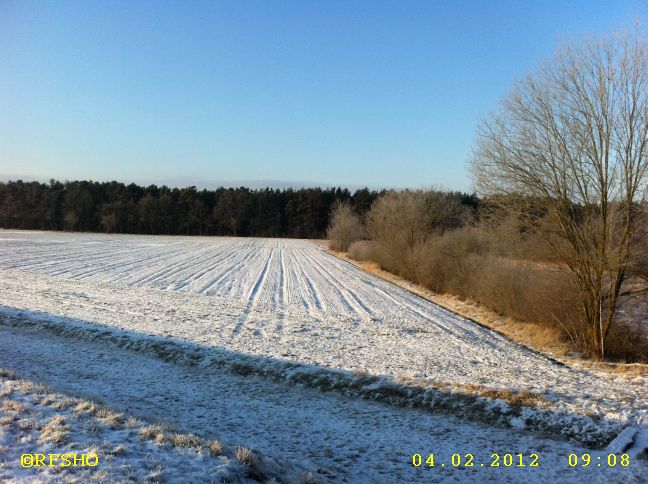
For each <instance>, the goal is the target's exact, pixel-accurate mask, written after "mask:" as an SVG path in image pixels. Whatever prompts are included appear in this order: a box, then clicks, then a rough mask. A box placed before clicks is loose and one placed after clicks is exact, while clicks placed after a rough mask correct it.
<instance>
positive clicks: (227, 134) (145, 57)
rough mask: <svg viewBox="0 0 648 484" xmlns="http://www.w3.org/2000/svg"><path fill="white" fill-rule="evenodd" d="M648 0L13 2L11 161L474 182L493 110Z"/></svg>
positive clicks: (0, 129) (1, 116)
mask: <svg viewBox="0 0 648 484" xmlns="http://www.w3.org/2000/svg"><path fill="white" fill-rule="evenodd" d="M636 21H638V22H640V23H641V24H642V25H643V26H644V27H646V25H647V24H648V2H646V1H645V0H644V1H627V2H624V1H596V0H587V1H569V0H562V1H555V2H554V1H548V0H544V1H508V2H504V1H490V0H483V1H457V0H453V1H432V0H429V1H422V2H414V1H404V0H394V1H387V2H385V1H378V0H371V1H369V0H367V1H363V2H359V1H349V0H345V1H334V0H333V1H324V0H321V1H307V0H296V1H281V0H276V1H270V0H262V1H246V0H233V1H205V2H197V1H184V0H183V1H173V2H163V1H137V0H127V1H115V0H111V1H90V0H83V1H60V0H56V1H29V0H20V1H13V0H0V175H23V176H31V177H36V178H41V179H48V178H50V177H54V178H58V179H96V180H111V179H117V180H121V181H137V182H140V183H146V182H149V181H156V182H158V181H159V180H168V181H169V183H174V181H177V183H178V184H183V183H184V182H185V181H191V182H192V183H195V182H199V181H201V180H202V181H205V182H209V181H212V180H269V179H275V180H276V179H278V180H287V181H299V182H309V183H312V184H318V183H324V184H346V185H363V186H364V185H369V186H374V187H377V186H398V187H405V186H407V187H421V186H426V185H432V184H437V185H438V184H440V185H443V186H445V187H447V188H453V189H462V190H467V189H469V188H470V180H469V177H468V174H467V172H466V169H465V166H466V161H467V159H468V157H469V155H470V150H471V146H472V143H473V136H474V132H475V127H476V123H477V121H478V120H479V118H480V117H483V116H486V115H487V114H488V112H489V111H490V110H492V109H494V108H495V107H496V105H497V103H498V101H499V99H500V98H501V97H502V96H503V95H504V94H505V93H506V92H507V91H508V90H509V88H510V87H511V84H512V82H513V80H514V79H516V78H519V77H521V76H523V75H524V74H525V73H526V72H527V71H528V70H530V69H531V68H533V66H534V65H535V64H536V63H537V62H538V61H540V60H542V59H544V58H546V57H548V56H550V55H551V54H552V52H553V51H554V50H555V48H556V46H557V45H558V44H559V43H560V42H562V41H564V40H566V39H568V38H569V37H570V36H572V37H579V36H582V35H584V34H587V33H592V32H609V31H611V30H615V29H618V28H620V27H622V26H624V25H627V26H631V25H632V24H633V23H634V22H636Z"/></svg>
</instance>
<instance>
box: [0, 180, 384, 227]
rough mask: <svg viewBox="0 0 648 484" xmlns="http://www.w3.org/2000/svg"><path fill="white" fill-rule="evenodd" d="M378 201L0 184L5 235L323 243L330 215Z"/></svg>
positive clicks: (289, 192)
mask: <svg viewBox="0 0 648 484" xmlns="http://www.w3.org/2000/svg"><path fill="white" fill-rule="evenodd" d="M380 195H381V192H378V191H374V190H369V189H367V188H363V189H359V190H356V191H355V192H354V193H351V192H350V191H349V190H348V189H346V188H339V187H338V188H302V189H290V188H288V189H283V190H279V189H272V188H265V189H258V190H252V189H249V188H244V187H240V188H222V187H221V188H218V189H216V190H197V189H196V187H195V186H191V187H186V188H170V187H167V186H161V187H158V186H156V185H150V186H148V187H142V186H139V185H136V184H134V183H131V184H128V185H126V184H124V183H120V182H116V181H112V182H93V181H66V182H60V181H56V180H50V182H49V183H40V182H24V181H21V180H18V181H9V182H5V183H0V227H3V228H10V229H30V230H68V231H80V232H107V233H127V234H155V235H158V234H165V235H237V236H258V237H298V238H321V237H323V236H324V235H325V233H326V227H327V225H328V222H329V214H330V211H331V207H332V206H333V204H334V203H336V202H346V203H349V204H350V205H351V206H352V207H353V209H354V210H355V211H356V213H357V214H358V215H359V216H364V214H365V213H366V212H367V211H368V210H369V207H370V206H371V204H372V203H373V201H374V200H376V199H377V198H378V197H379V196H380Z"/></svg>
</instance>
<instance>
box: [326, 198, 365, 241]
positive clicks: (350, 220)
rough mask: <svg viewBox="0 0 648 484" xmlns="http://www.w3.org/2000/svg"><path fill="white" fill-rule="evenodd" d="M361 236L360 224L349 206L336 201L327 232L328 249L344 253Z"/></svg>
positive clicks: (346, 203) (347, 203)
mask: <svg viewBox="0 0 648 484" xmlns="http://www.w3.org/2000/svg"><path fill="white" fill-rule="evenodd" d="M362 235H363V229H362V223H361V222H360V219H359V218H358V216H357V215H356V214H355V212H354V211H353V208H352V207H351V204H350V203H349V202H342V201H340V200H338V201H337V202H336V203H335V205H334V206H333V210H332V212H331V222H330V224H329V227H328V231H327V237H328V239H329V244H330V247H331V248H332V249H334V250H339V251H343V252H346V251H347V250H349V246H350V245H351V244H352V243H353V242H355V241H356V240H360V239H361V238H362Z"/></svg>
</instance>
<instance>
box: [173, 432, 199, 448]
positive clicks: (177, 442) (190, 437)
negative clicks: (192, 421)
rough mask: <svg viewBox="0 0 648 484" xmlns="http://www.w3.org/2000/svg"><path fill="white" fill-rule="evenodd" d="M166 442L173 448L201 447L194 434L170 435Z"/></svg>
mask: <svg viewBox="0 0 648 484" xmlns="http://www.w3.org/2000/svg"><path fill="white" fill-rule="evenodd" d="M168 440H169V442H171V444H172V445H173V446H174V447H179V448H183V449H188V448H194V449H199V448H201V447H202V441H201V440H200V439H199V438H198V437H197V436H196V435H194V434H171V435H169V437H168Z"/></svg>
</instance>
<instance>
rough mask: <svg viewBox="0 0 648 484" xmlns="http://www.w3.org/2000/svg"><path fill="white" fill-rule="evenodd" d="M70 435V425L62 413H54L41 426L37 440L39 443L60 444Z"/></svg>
mask: <svg viewBox="0 0 648 484" xmlns="http://www.w3.org/2000/svg"><path fill="white" fill-rule="evenodd" d="M69 437H70V426H69V425H68V423H67V420H66V419H65V417H63V416H62V415H55V416H53V417H52V418H51V419H49V421H48V422H47V423H46V424H45V425H44V426H43V428H42V429H41V431H40V437H39V438H38V441H39V442H41V443H48V442H49V443H54V444H62V443H65V442H67V441H68V439H69Z"/></svg>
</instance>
